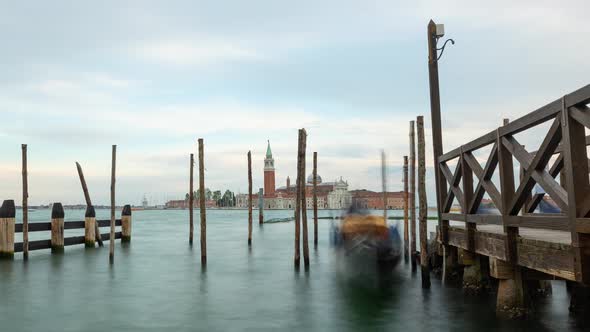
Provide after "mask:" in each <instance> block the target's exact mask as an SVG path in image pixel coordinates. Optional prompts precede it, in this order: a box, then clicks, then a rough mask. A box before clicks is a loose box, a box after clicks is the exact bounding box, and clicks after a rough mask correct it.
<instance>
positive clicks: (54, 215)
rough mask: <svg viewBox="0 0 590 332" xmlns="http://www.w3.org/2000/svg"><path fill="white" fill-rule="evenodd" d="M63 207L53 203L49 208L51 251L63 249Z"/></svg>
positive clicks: (56, 251)
mask: <svg viewBox="0 0 590 332" xmlns="http://www.w3.org/2000/svg"><path fill="white" fill-rule="evenodd" d="M64 217H65V213H64V207H63V206H62V205H61V203H53V207H52V208H51V253H61V252H63V251H64Z"/></svg>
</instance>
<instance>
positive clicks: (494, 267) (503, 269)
mask: <svg viewBox="0 0 590 332" xmlns="http://www.w3.org/2000/svg"><path fill="white" fill-rule="evenodd" d="M490 276H492V277H494V278H496V279H514V266H513V265H512V264H509V263H508V262H506V261H504V260H501V259H497V258H494V257H490Z"/></svg>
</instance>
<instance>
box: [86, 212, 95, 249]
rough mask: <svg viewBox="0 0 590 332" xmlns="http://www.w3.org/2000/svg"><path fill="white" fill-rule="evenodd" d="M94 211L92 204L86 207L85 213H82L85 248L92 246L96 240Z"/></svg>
mask: <svg viewBox="0 0 590 332" xmlns="http://www.w3.org/2000/svg"><path fill="white" fill-rule="evenodd" d="M95 228H96V211H94V206H92V205H90V206H87V207H86V214H85V215H84V244H85V246H86V247H87V248H94V242H95V241H96V233H95V231H94V230H95Z"/></svg>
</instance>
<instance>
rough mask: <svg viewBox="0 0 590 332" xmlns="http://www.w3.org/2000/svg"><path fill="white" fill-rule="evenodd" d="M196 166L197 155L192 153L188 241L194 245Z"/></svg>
mask: <svg viewBox="0 0 590 332" xmlns="http://www.w3.org/2000/svg"><path fill="white" fill-rule="evenodd" d="M194 166H195V155H194V154H192V153H191V156H190V167H189V168H190V176H189V185H188V188H189V189H188V190H189V191H188V199H189V201H188V222H189V233H188V243H189V244H190V245H191V246H192V245H193V232H194V229H195V226H194V223H193V206H194V203H195V194H194V188H193V168H194Z"/></svg>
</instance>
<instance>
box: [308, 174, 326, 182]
mask: <svg viewBox="0 0 590 332" xmlns="http://www.w3.org/2000/svg"><path fill="white" fill-rule="evenodd" d="M317 177H318V178H317V180H318V182H317V184H320V183H322V177H321V176H320V175H319V174H318V175H317ZM307 183H309V184H313V174H309V176H308V177H307Z"/></svg>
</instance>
